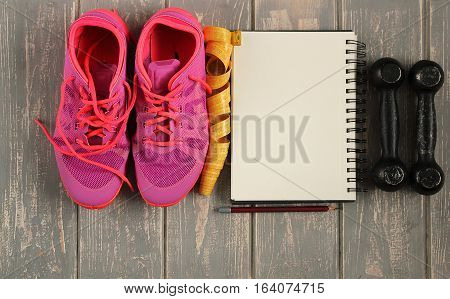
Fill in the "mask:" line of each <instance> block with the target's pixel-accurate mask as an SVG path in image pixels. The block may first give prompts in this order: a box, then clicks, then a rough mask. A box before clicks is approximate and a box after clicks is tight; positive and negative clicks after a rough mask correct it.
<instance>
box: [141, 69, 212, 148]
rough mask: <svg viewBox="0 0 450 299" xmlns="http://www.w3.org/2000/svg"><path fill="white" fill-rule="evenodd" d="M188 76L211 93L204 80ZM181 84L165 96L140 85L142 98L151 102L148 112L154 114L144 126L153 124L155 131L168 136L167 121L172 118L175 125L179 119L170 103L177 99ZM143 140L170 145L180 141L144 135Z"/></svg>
mask: <svg viewBox="0 0 450 299" xmlns="http://www.w3.org/2000/svg"><path fill="white" fill-rule="evenodd" d="M188 78H189V79H190V80H192V81H195V82H197V83H199V84H200V85H201V86H202V87H203V88H204V89H205V90H206V92H207V93H208V94H211V92H212V90H211V87H210V86H209V85H208V83H206V82H205V81H204V80H202V79H200V78H197V77H194V76H191V75H189V76H188ZM181 87H182V85H181V84H180V85H178V86H177V87H175V88H174V89H173V90H171V91H170V92H169V93H167V94H166V95H165V96H162V95H159V94H156V93H153V92H151V91H150V89H151V88H150V89H148V88H146V87H145V86H141V89H142V91H143V92H144V99H145V100H146V101H147V102H148V103H150V104H152V107H150V108H148V109H147V112H149V113H155V114H156V116H155V118H153V119H149V120H147V121H146V122H145V124H144V126H151V125H155V133H156V132H162V133H164V134H166V135H168V136H169V137H170V135H172V131H170V129H169V124H168V121H170V120H172V121H174V123H175V124H176V125H177V124H178V122H179V120H178V118H177V115H176V114H177V112H179V109H178V108H177V107H175V106H173V105H172V102H173V101H176V100H178V98H179V97H178V96H177V94H178V92H179V91H180V89H181ZM164 103H167V105H166V107H164ZM143 142H144V143H145V144H152V145H156V146H171V145H173V144H175V143H176V142H180V140H175V139H170V140H169V141H156V140H152V139H150V138H147V137H144V140H143Z"/></svg>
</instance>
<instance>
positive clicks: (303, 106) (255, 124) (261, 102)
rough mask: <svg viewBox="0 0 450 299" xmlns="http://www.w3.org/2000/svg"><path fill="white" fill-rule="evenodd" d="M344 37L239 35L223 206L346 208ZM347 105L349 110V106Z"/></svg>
mask: <svg viewBox="0 0 450 299" xmlns="http://www.w3.org/2000/svg"><path fill="white" fill-rule="evenodd" d="M346 40H356V35H355V34H354V33H352V32H242V45H241V46H237V47H235V48H234V54H233V57H234V58H233V73H232V96H233V99H232V143H231V145H232V150H231V151H232V154H231V199H232V200H234V201H322V200H323V201H349V200H355V193H349V192H347V188H352V187H356V186H355V183H349V182H347V178H349V177H354V173H353V174H352V173H347V168H352V167H355V165H354V163H349V162H348V160H347V159H348V158H355V154H354V153H347V148H348V147H351V146H349V145H348V144H347V138H354V134H353V135H352V133H347V131H346V129H347V128H349V127H351V124H349V123H347V121H346V120H347V119H348V118H349V117H354V115H352V113H347V109H349V108H355V107H354V104H348V103H346V98H348V94H347V93H346V89H349V88H355V85H354V83H346V79H349V78H353V76H354V75H353V74H347V73H346V69H348V68H350V66H349V65H348V64H347V61H346V60H347V59H354V58H356V57H355V55H354V54H346V50H348V49H356V46H354V45H350V44H347V43H346ZM352 105H353V106H352Z"/></svg>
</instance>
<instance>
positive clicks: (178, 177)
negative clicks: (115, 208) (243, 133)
mask: <svg viewBox="0 0 450 299" xmlns="http://www.w3.org/2000/svg"><path fill="white" fill-rule="evenodd" d="M136 74H137V79H138V80H137V82H138V90H137V101H136V122H137V130H136V134H135V135H134V137H133V156H134V160H135V166H136V177H137V180H138V186H139V189H140V192H141V194H142V196H143V198H144V199H145V200H146V201H147V202H149V203H150V204H153V205H158V206H167V205H171V204H174V203H176V202H178V201H179V200H181V199H182V198H183V196H184V195H186V194H187V193H188V192H189V191H190V190H191V189H192V187H193V186H194V184H195V182H196V181H197V179H198V177H199V175H200V173H201V170H202V168H203V164H204V160H205V156H206V152H207V149H208V140H209V132H208V116H207V111H206V93H205V86H204V84H201V82H202V81H203V80H205V77H206V75H205V54H204V47H203V35H202V30H201V26H200V24H199V23H198V22H197V21H196V20H195V19H194V17H193V16H191V15H188V13H186V12H184V11H181V10H180V9H165V10H162V11H160V12H158V13H157V14H155V15H154V16H153V17H152V18H151V19H150V20H149V21H148V22H147V24H146V25H145V27H144V29H143V31H142V34H141V37H140V39H139V42H138V46H137V52H136ZM153 93H155V94H157V95H160V96H163V97H164V96H167V98H168V99H166V98H163V99H155V98H154V97H153V99H152V96H151V95H149V94H153ZM149 98H150V100H149ZM155 106H156V107H155ZM158 110H163V111H158ZM166 112H167V113H169V114H166ZM166 115H167V117H166ZM161 116H163V117H161ZM159 119H160V120H161V121H160V122H156V121H157V120H159Z"/></svg>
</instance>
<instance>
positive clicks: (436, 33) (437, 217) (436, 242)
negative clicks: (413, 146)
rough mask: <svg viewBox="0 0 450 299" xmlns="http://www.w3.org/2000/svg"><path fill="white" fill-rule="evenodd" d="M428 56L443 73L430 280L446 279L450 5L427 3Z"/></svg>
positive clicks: (449, 260)
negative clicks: (440, 177)
mask: <svg viewBox="0 0 450 299" xmlns="http://www.w3.org/2000/svg"><path fill="white" fill-rule="evenodd" d="M430 12H431V14H430V16H431V23H430V24H431V52H430V54H431V55H430V58H431V59H432V60H434V61H436V62H438V63H439V64H440V65H441V66H442V67H443V68H444V71H445V72H446V74H447V76H446V78H445V80H446V83H445V84H444V86H443V87H442V89H441V90H440V91H439V93H438V94H437V95H436V98H435V103H436V115H437V121H438V128H439V130H438V138H439V139H438V143H437V146H436V161H437V162H438V164H439V165H441V167H442V169H443V170H444V173H446V174H447V181H446V183H445V185H444V187H443V188H442V190H441V192H440V193H438V194H436V195H434V196H432V197H431V198H430V199H429V204H430V228H429V230H430V249H431V250H430V267H431V273H430V274H431V278H449V277H450V236H449V234H450V229H449V227H450V200H449V197H450V183H449V176H448V174H449V168H450V162H449V161H450V151H449V148H450V145H449V142H450V114H449V113H450V110H449V108H448V107H449V106H450V72H449V70H450V57H449V55H448V49H449V48H450V41H449V39H450V21H449V20H450V1H448V0H446V1H442V0H432V1H431V10H430Z"/></svg>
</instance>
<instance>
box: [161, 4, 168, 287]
mask: <svg viewBox="0 0 450 299" xmlns="http://www.w3.org/2000/svg"><path fill="white" fill-rule="evenodd" d="M166 7H167V5H166ZM163 209H164V212H163V230H162V231H163V233H162V234H163V235H162V238H163V259H164V261H163V267H164V269H163V277H164V278H165V279H167V278H169V277H168V275H167V264H168V260H169V259H168V254H169V253H168V250H167V248H168V247H169V245H168V242H169V240H168V239H167V208H163Z"/></svg>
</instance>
